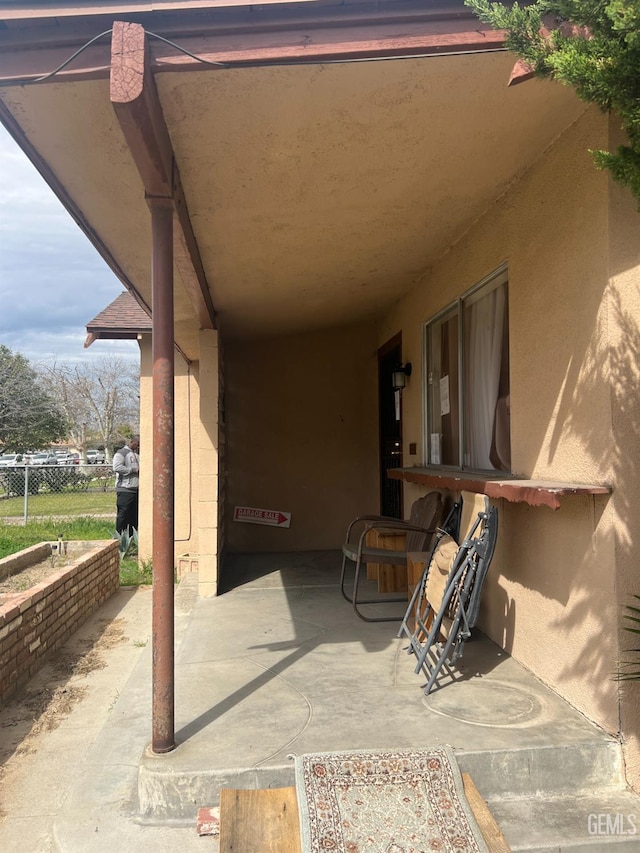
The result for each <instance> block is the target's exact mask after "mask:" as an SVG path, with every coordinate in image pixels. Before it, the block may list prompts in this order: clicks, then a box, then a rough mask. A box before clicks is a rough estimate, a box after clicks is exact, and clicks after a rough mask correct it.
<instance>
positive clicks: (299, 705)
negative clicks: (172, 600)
mask: <svg viewBox="0 0 640 853" xmlns="http://www.w3.org/2000/svg"><path fill="white" fill-rule="evenodd" d="M232 563H233V564H232V568H233V572H232V574H231V575H230V576H229V583H230V585H231V586H232V588H230V589H228V590H226V591H225V592H224V593H223V594H222V595H220V596H218V597H217V598H202V597H198V596H197V576H196V575H195V574H188V575H186V576H185V577H184V578H183V580H182V581H181V583H180V585H179V587H178V590H177V596H176V619H177V621H176V636H177V649H176V695H177V717H176V724H177V733H176V738H177V742H178V748H177V749H176V750H175V751H173V752H171V753H168V754H166V755H161V756H158V755H153V754H152V753H151V752H150V750H149V749H148V748H146V747H147V744H148V731H149V729H148V714H149V711H150V696H149V692H148V687H147V685H148V681H149V677H150V667H151V649H150V648H149V649H147V650H146V652H145V654H144V655H143V657H142V658H141V660H140V662H139V664H138V665H137V667H136V669H135V670H134V671H133V672H132V674H131V676H130V678H129V680H128V682H127V683H126V685H125V687H124V689H122V691H121V692H120V695H119V697H118V700H117V703H116V704H115V706H114V708H113V709H112V711H111V713H110V714H109V719H108V722H107V724H106V726H105V727H104V729H103V730H102V731H101V733H100V734H99V735H98V737H97V739H96V742H95V744H94V746H93V748H92V749H91V751H90V752H89V754H88V755H87V758H86V767H84V768H83V771H82V773H81V777H80V779H79V781H78V783H77V784H76V787H75V790H74V791H72V793H71V795H70V796H69V797H68V798H67V800H66V801H65V806H64V810H63V813H62V814H61V815H60V816H59V817H58V818H57V820H56V839H57V842H58V845H59V849H61V850H63V851H65V853H66V851H75V850H82V849H91V850H109V849H111V850H114V849H131V848H130V847H128V846H127V845H131V844H132V843H134V844H135V849H136V850H140V851H145V850H153V849H167V848H165V847H162V846H160V847H158V843H159V842H160V843H161V844H164V845H168V844H171V839H172V838H173V839H174V841H173V846H174V848H175V846H178V847H179V848H180V849H187V850H191V849H194V850H195V849H199V850H202V849H204V848H205V847H207V849H212V847H211V845H212V844H214V843H215V842H214V841H213V840H212V839H207V838H201V839H197V837H196V834H195V823H196V814H197V810H198V808H200V807H205V806H209V807H211V806H216V805H217V803H218V798H219V791H220V788H222V787H226V788H267V787H281V786H288V785H292V784H293V773H294V769H293V762H292V760H291V758H290V757H289V756H290V755H291V754H292V753H297V754H302V753H307V752H317V751H339V750H369V749H393V748H410V749H415V748H421V747H428V746H439V745H443V744H449V745H451V746H452V747H453V748H454V750H455V754H456V758H457V760H458V763H459V766H460V768H461V770H462V771H463V772H469V773H470V774H471V775H472V777H473V779H474V780H475V782H476V784H477V786H478V789H479V790H480V793H481V794H482V796H483V797H484V798H485V799H486V800H487V802H488V804H489V806H490V808H491V810H492V812H493V814H494V816H495V817H496V819H497V821H498V823H499V825H500V828H501V830H502V831H503V833H504V834H505V836H506V838H507V841H508V842H509V844H510V845H511V847H512V849H513V850H525V849H528V850H531V849H535V850H537V851H547V850H548V851H551V850H557V849H558V848H559V847H560V846H561V845H568V846H569V845H579V844H580V843H592V842H593V841H594V840H595V839H594V838H593V837H592V835H591V834H590V823H589V815H590V814H600V813H610V814H625V815H627V814H634V813H636V814H637V813H638V802H639V801H638V798H637V796H636V795H634V794H632V793H630V792H629V791H628V789H626V787H625V785H624V781H623V775H622V760H621V751H620V745H619V744H618V743H617V741H616V740H615V739H614V738H611V737H609V736H608V735H606V734H605V733H604V732H603V731H602V730H601V729H599V728H598V727H597V726H594V725H593V724H592V723H590V722H589V721H588V720H586V719H585V718H584V716H583V715H582V714H580V713H578V712H577V711H576V710H575V709H573V708H571V707H570V706H569V705H568V704H566V703H565V702H564V701H563V700H562V699H561V698H560V697H559V696H558V695H557V694H556V693H554V692H553V691H552V690H550V689H548V688H547V687H545V686H544V685H543V684H542V683H541V682H540V681H539V680H538V679H536V678H535V677H534V676H533V675H532V674H531V673H530V672H528V671H527V670H525V669H524V668H523V667H521V666H520V665H519V664H518V663H517V662H516V661H514V660H513V659H512V658H510V657H509V656H508V655H506V654H504V653H503V652H502V651H501V650H500V649H499V648H498V647H497V646H495V645H494V644H493V643H491V642H490V641H489V640H487V639H486V637H483V636H482V635H481V634H478V635H477V637H475V638H474V639H473V640H472V641H471V642H470V643H468V644H467V646H466V649H465V654H464V657H463V659H462V661H461V664H460V666H459V667H458V668H457V669H456V671H455V672H454V673H453V674H452V677H451V678H447V679H444V680H443V686H442V689H439V690H437V691H435V692H433V693H432V694H431V695H430V696H429V697H424V696H423V693H422V690H421V684H422V683H423V681H422V680H421V678H420V677H419V676H417V675H415V674H414V673H413V664H412V659H411V658H409V657H408V656H407V655H406V654H405V652H404V650H403V648H402V643H401V641H399V640H397V639H396V638H395V633H396V630H397V626H395V625H393V624H390V623H386V624H383V623H377V624H366V623H364V622H362V621H361V620H359V619H357V618H356V617H355V615H354V613H353V611H352V609H351V607H350V605H349V604H347V602H345V601H344V599H343V598H342V597H341V595H340V592H339V586H338V583H337V581H338V575H339V564H340V560H339V554H338V553H336V552H326V551H312V552H304V553H297V554H292V553H285V554H254V555H236V556H235V557H234V558H233V561H232ZM445 685H446V686H445ZM171 827H173V828H171ZM96 833H97V835H96ZM133 839H135V842H134V841H133ZM606 841H607V839H600V842H601V843H603V844H604V843H606ZM611 841H612V842H615V843H616V845H617V846H616V847H615V849H616V850H621V849H626V845H627V843H628V844H629V849H632V845H633V843H635V841H634V839H633V838H632V837H629V838H628V839H624V838H620V837H614V838H612V839H611ZM198 845H199V846H198ZM620 845H622V846H620ZM213 849H215V847H213Z"/></svg>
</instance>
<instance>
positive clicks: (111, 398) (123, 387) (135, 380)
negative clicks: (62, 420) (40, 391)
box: [41, 356, 140, 460]
mask: <svg viewBox="0 0 640 853" xmlns="http://www.w3.org/2000/svg"><path fill="white" fill-rule="evenodd" d="M41 370H42V371H43V372H44V373H45V374H46V376H47V378H48V379H49V381H50V382H51V388H52V391H53V393H54V396H55V397H56V399H57V401H58V404H59V406H60V408H61V409H62V411H63V412H64V413H65V415H66V417H67V419H68V421H69V424H70V429H69V438H70V439H71V441H72V442H73V443H74V444H75V446H76V447H77V448H78V450H79V451H80V453H81V454H82V456H83V458H85V459H86V452H87V441H88V436H89V435H91V434H94V435H98V436H99V437H100V443H102V445H104V448H105V456H106V457H107V460H108V459H109V457H110V452H111V448H112V446H113V443H114V441H117V440H118V439H119V438H121V437H122V435H121V433H120V428H121V427H123V426H125V425H127V426H128V425H131V424H134V425H137V424H138V420H139V395H140V370H139V368H138V365H137V364H134V363H132V362H131V361H129V360H127V359H124V358H121V357H120V356H104V357H103V358H100V359H98V360H97V361H95V362H85V363H82V364H64V363H62V364H54V365H53V366H52V367H43V368H41Z"/></svg>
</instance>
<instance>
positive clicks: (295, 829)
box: [220, 787, 302, 853]
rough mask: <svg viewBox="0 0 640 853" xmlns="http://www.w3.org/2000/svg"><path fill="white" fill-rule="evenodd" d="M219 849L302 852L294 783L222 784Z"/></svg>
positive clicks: (250, 852)
mask: <svg viewBox="0 0 640 853" xmlns="http://www.w3.org/2000/svg"><path fill="white" fill-rule="evenodd" d="M220 853H302V847H301V844H300V824H299V818H298V801H297V798H296V789H295V787H290V788H263V789H260V790H254V789H252V790H242V789H233V788H222V789H221V791H220Z"/></svg>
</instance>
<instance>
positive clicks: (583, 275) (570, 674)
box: [379, 109, 640, 783]
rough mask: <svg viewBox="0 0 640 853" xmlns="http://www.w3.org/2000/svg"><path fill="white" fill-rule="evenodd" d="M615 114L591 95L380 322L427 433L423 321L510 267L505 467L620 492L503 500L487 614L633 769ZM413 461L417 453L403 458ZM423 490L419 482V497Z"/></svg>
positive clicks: (625, 313) (412, 432)
mask: <svg viewBox="0 0 640 853" xmlns="http://www.w3.org/2000/svg"><path fill="white" fill-rule="evenodd" d="M610 125H611V133H612V141H615V139H616V133H615V122H613V121H611V122H610V121H609V119H607V117H606V116H603V115H602V114H601V113H599V112H598V111H597V110H595V109H591V110H589V111H588V112H587V113H586V114H585V115H583V116H582V117H581V118H580V119H579V120H578V121H576V122H575V124H574V125H573V126H572V127H570V128H569V129H568V130H567V131H566V132H565V133H564V134H562V136H561V137H560V138H559V139H558V140H557V141H556V142H555V144H554V145H553V146H551V147H550V148H549V149H548V150H547V151H545V152H541V157H540V159H539V160H538V162H537V163H535V164H534V165H533V166H532V167H531V168H530V169H529V170H528V171H527V172H526V173H525V174H524V175H523V176H522V178H521V179H520V180H519V181H518V182H517V183H515V184H514V185H513V186H512V187H511V188H510V189H509V191H507V192H506V193H505V194H504V195H503V196H502V197H501V198H500V199H498V200H497V201H496V202H495V203H494V204H493V205H492V206H491V207H490V208H489V209H488V210H487V212H486V213H485V215H484V216H483V217H481V218H480V219H479V220H478V222H477V223H475V224H474V226H473V227H472V228H470V229H469V231H468V232H467V233H466V234H465V235H464V237H463V238H462V239H461V240H460V241H458V242H457V243H456V244H455V245H454V246H452V248H451V249H450V251H449V252H447V253H446V255H444V256H443V257H442V258H441V259H440V260H439V261H438V263H436V264H435V265H434V266H433V267H432V268H431V269H430V270H429V271H428V272H427V273H426V274H425V275H424V276H423V277H422V279H421V281H420V282H419V283H418V284H417V286H416V287H415V288H414V290H413V291H412V292H411V293H410V294H409V295H408V296H407V297H406V298H405V299H403V300H402V301H401V302H400V303H399V305H398V307H397V309H396V310H395V311H394V312H393V313H392V314H391V315H390V316H389V318H388V319H387V321H386V322H385V323H384V324H383V327H382V330H381V333H380V335H379V342H380V343H382V341H384V340H385V338H386V337H387V336H388V335H389V334H390V333H391V332H392V331H394V330H396V329H397V328H401V329H402V332H403V341H404V346H405V357H406V358H407V359H408V360H411V361H412V362H413V364H414V366H415V367H417V368H418V369H417V370H415V373H414V376H412V379H411V382H410V386H409V388H408V389H407V390H406V391H405V392H404V412H405V435H404V446H405V447H407V445H408V442H409V441H417V442H418V444H419V446H420V444H421V440H422V393H423V389H422V375H421V374H422V371H421V368H420V365H421V362H422V358H421V352H422V349H421V347H422V334H423V332H422V328H421V324H420V322H416V319H417V318H419V319H421V320H423V321H426V320H428V319H429V318H430V317H431V316H433V315H434V314H435V313H436V312H437V311H438V310H439V309H440V308H442V307H443V306H444V305H446V304H447V303H448V302H450V301H451V300H452V299H454V298H455V297H456V296H458V295H459V294H460V293H461V292H463V291H464V290H466V289H467V288H468V287H470V286H471V285H473V284H474V283H475V282H476V281H478V280H480V279H481V278H482V277H483V276H485V275H486V274H487V273H489V272H490V271H491V270H492V269H495V268H497V267H498V266H499V265H500V264H502V263H503V262H505V261H506V262H507V263H508V269H509V309H510V315H509V331H510V367H511V377H510V382H511V429H512V457H513V462H512V470H513V472H514V474H516V475H518V476H522V477H525V478H532V479H558V480H565V481H571V482H581V483H610V484H612V486H613V494H612V496H611V497H573V498H566V499H565V500H564V502H563V504H562V506H561V508H560V509H559V510H558V511H557V512H553V511H551V510H549V509H547V508H541V507H530V506H528V505H527V504H524V503H517V504H512V503H508V502H506V501H501V502H500V536H499V542H498V548H497V552H496V556H495V558H494V563H493V566H492V569H491V572H490V574H489V576H488V579H487V583H486V587H485V590H486V592H485V595H484V606H483V613H482V617H481V627H482V628H483V629H484V630H485V631H486V632H487V633H488V634H489V636H491V637H492V638H493V639H494V640H495V641H496V642H498V643H499V644H500V645H502V646H503V647H504V648H505V649H506V650H507V651H509V653H511V654H512V655H513V656H514V657H515V658H517V659H518V660H519V661H521V662H522V663H523V664H525V665H526V666H527V667H528V668H530V669H531V670H532V671H533V672H534V673H535V674H536V675H537V676H538V677H539V678H541V679H542V680H543V681H545V682H546V683H548V684H550V685H551V686H552V687H553V688H554V689H556V690H557V691H558V692H559V693H560V694H561V695H563V696H565V697H566V698H567V699H568V700H569V701H570V702H571V703H572V704H574V705H575V706H576V707H577V708H579V709H580V710H581V711H583V713H585V714H586V715H587V716H588V717H589V718H590V719H592V720H594V721H596V722H597V723H599V724H600V725H601V726H603V727H604V728H605V729H606V730H607V731H609V732H611V733H613V734H616V733H617V732H618V731H619V725H620V715H622V726H623V731H625V740H626V741H627V753H628V761H629V771H630V778H632V780H633V781H635V782H636V783H637V779H638V752H637V738H638V733H637V728H638V691H637V688H636V686H635V685H627V686H626V687H625V688H624V689H623V690H621V689H620V686H619V685H618V683H617V682H616V681H615V680H614V676H615V673H616V670H617V666H618V661H619V660H620V658H621V649H624V648H627V647H628V645H629V639H628V637H626V638H625V636H624V632H623V631H621V629H620V627H619V626H620V622H621V620H620V615H621V608H622V606H623V605H624V604H625V603H629V600H630V599H629V595H630V594H632V593H634V592H635V593H638V579H637V572H636V571H635V565H636V564H637V563H636V561H637V554H636V545H637V543H636V542H635V539H636V532H635V526H634V524H633V520H632V517H631V516H630V508H631V507H632V506H634V505H637V504H636V501H638V500H639V499H640V493H639V491H638V478H637V474H636V473H635V467H636V466H635V462H634V460H635V458H636V457H637V435H638V417H637V411H636V410H637V406H636V405H635V402H634V401H635V396H636V395H635V392H634V391H632V390H631V389H634V388H636V387H637V375H638V366H637V360H636V352H637V350H636V348H635V345H634V341H636V342H637V338H638V321H639V318H640V310H639V309H640V304H639V301H638V300H639V285H640V242H639V240H638V236H639V234H640V216H639V215H638V213H637V212H636V211H635V209H634V205H633V200H632V198H631V197H630V196H629V195H628V193H625V192H624V191H622V190H621V189H620V188H619V187H617V186H614V185H613V184H612V183H611V182H610V181H608V179H607V177H606V175H604V174H602V173H600V172H598V171H597V170H596V169H595V168H594V166H593V163H592V161H591V158H590V155H589V153H588V150H587V149H588V148H590V147H591V148H597V147H600V146H602V147H608V146H609V144H610V141H609V130H610ZM405 464H407V465H410V464H412V460H410V459H405ZM417 493H418V490H417V489H416V488H415V487H412V488H411V490H410V491H409V489H408V494H407V499H408V500H410V499H411V498H412V497H414V496H415V495H416V494H417Z"/></svg>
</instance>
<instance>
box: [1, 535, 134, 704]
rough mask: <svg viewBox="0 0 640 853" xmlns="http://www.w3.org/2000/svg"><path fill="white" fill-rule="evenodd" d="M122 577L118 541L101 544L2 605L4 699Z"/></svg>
mask: <svg viewBox="0 0 640 853" xmlns="http://www.w3.org/2000/svg"><path fill="white" fill-rule="evenodd" d="M7 559H10V558H7ZM119 573H120V557H119V554H118V542H117V540H115V539H114V540H113V541H108V542H104V541H100V542H96V543H95V547H94V548H92V549H91V550H88V551H86V552H85V553H84V554H82V555H81V556H78V558H77V559H76V560H74V561H73V563H71V565H68V566H65V567H64V568H62V569H59V570H58V571H55V570H54V571H52V573H51V574H50V575H49V577H47V578H46V579H45V580H44V581H42V582H41V583H39V584H36V585H35V586H33V587H31V589H27V590H25V591H24V592H21V593H19V594H18V595H16V596H13V597H12V598H11V599H10V600H9V601H7V602H6V603H5V604H1V605H0V701H2V700H3V699H6V698H7V697H9V696H11V695H12V694H13V693H15V692H16V690H18V688H20V687H21V686H22V685H23V684H24V683H25V682H26V681H28V680H29V678H31V676H32V675H33V674H34V673H35V672H37V670H38V669H39V668H40V667H41V666H42V664H43V663H44V661H45V659H46V658H47V657H48V656H49V655H50V654H51V653H52V652H54V651H55V650H56V649H57V648H59V647H60V646H61V645H62V644H63V643H64V642H65V640H67V639H68V638H69V637H70V636H71V634H73V633H74V631H77V629H78V628H79V627H80V626H81V625H82V623H83V622H85V621H86V619H88V617H89V616H91V614H92V613H94V612H95V611H96V610H97V609H98V607H100V605H101V604H103V603H104V602H105V601H106V600H107V598H109V597H110V596H111V595H113V593H114V592H116V590H117V589H118V587H119V584H120V578H119Z"/></svg>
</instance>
